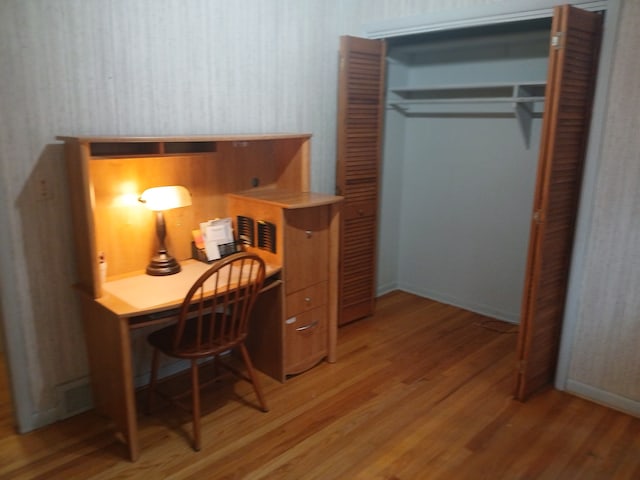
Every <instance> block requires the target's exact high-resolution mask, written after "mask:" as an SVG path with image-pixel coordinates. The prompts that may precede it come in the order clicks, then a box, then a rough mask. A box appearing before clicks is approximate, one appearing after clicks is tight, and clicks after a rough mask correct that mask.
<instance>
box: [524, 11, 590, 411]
mask: <svg viewBox="0 0 640 480" xmlns="http://www.w3.org/2000/svg"><path fill="white" fill-rule="evenodd" d="M601 25H602V18H601V16H600V15H599V14H597V13H590V12H586V11H583V10H579V9H576V8H573V7H569V6H562V7H556V9H555V11H554V18H553V25H552V32H551V39H552V41H551V49H550V53H549V71H548V75H547V91H546V96H547V97H546V100H545V113H544V119H543V126H542V139H541V144H540V154H539V155H540V156H539V162H538V174H537V180H536V182H537V183H536V192H535V199H534V209H533V219H532V222H531V235H530V240H529V253H528V259H527V272H526V279H525V290H524V294H523V302H522V314H521V326H520V336H519V338H518V359H519V368H518V370H519V371H518V380H517V385H516V398H518V399H520V400H525V399H526V398H527V397H528V396H529V395H531V394H532V393H534V392H535V391H537V390H539V389H540V388H542V387H544V386H546V385H549V384H551V383H552V382H553V379H554V375H555V371H556V364H557V356H558V347H559V341H560V333H561V326H562V316H563V313H564V303H565V296H566V287H567V279H568V272H569V266H570V265H569V263H570V259H571V251H572V245H573V236H574V227H575V216H576V211H577V205H578V197H579V191H580V183H581V178H582V165H583V161H584V156H585V150H586V141H587V137H588V129H589V121H590V114H591V106H592V99H593V87H594V83H595V76H596V67H597V59H598V50H599V45H600V32H601Z"/></svg>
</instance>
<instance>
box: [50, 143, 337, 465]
mask: <svg viewBox="0 0 640 480" xmlns="http://www.w3.org/2000/svg"><path fill="white" fill-rule="evenodd" d="M310 137H311V135H310V134H295V133H294V134H287V133H278V134H265V135H230V136H196V137H194V136H190V137H175V136H171V137H105V136H89V137H69V136H65V137H58V138H59V139H60V140H62V141H64V142H65V156H66V158H67V167H68V168H67V170H68V174H69V194H70V198H71V201H70V205H71V212H72V218H73V237H74V242H75V252H76V266H77V283H78V287H77V289H78V291H80V292H82V294H81V295H80V298H81V305H82V310H83V321H84V326H85V333H86V339H87V354H88V357H89V362H90V365H89V366H90V370H91V382H92V387H93V396H94V400H95V405H96V408H97V409H98V411H100V412H102V413H105V414H107V415H108V416H110V417H111V418H112V419H113V420H114V421H115V423H116V427H117V428H118V430H119V431H120V432H122V434H123V435H124V440H125V442H126V443H127V445H128V446H129V454H130V456H131V458H132V459H135V458H137V456H138V453H139V452H138V434H137V429H136V409H135V403H134V390H133V373H132V353H131V338H130V333H131V330H132V329H135V328H139V327H142V326H147V325H156V324H162V323H167V322H170V321H172V320H173V319H174V318H175V312H174V311H173V310H175V309H176V308H177V307H178V305H179V304H180V302H181V300H182V297H183V296H184V294H185V293H186V289H187V286H189V285H190V284H191V283H192V282H193V280H195V278H196V277H197V275H198V268H202V269H204V268H206V265H204V264H202V265H199V264H197V263H193V264H192V263H191V262H189V261H185V260H184V259H188V258H190V257H191V255H192V253H191V240H192V231H193V229H195V228H198V225H199V224H200V222H202V221H204V220H206V219H210V218H224V217H230V218H231V219H232V221H233V224H234V231H235V232H236V234H237V236H238V238H240V237H241V236H242V237H244V239H245V240H249V241H248V242H247V244H246V245H245V248H246V249H247V251H250V252H253V253H256V254H258V255H260V257H262V259H263V260H264V261H265V262H266V263H267V264H270V265H277V266H278V267H277V268H275V267H272V268H271V271H269V270H268V272H267V274H268V275H270V276H271V278H276V279H277V280H276V282H272V285H274V286H275V288H271V289H269V290H268V291H264V290H263V293H262V294H261V295H260V297H259V298H258V300H257V302H256V305H255V307H254V314H255V315H253V318H252V319H251V325H250V328H249V332H250V334H249V337H248V338H247V348H248V349H249V351H250V352H251V357H252V361H253V363H254V365H255V366H256V368H258V369H260V370H261V371H262V372H264V373H266V374H267V375H270V376H271V377H273V378H275V379H277V380H278V381H281V382H284V381H285V380H286V378H287V376H289V375H297V374H300V373H302V372H304V371H306V370H308V369H309V368H312V367H313V366H315V365H316V364H317V363H319V362H321V361H323V360H326V361H328V362H335V361H336V343H337V313H338V305H339V303H340V301H341V299H340V298H339V296H338V266H339V265H338V258H339V255H338V251H339V246H340V225H341V221H340V215H341V208H342V207H341V202H342V197H338V196H334V195H328V194H323V193H314V192H311V191H310V176H309V172H310ZM159 185H183V186H185V187H186V188H187V189H188V190H189V191H190V192H191V198H192V205H191V206H190V207H187V208H179V209H174V210H169V211H167V212H165V215H166V221H167V226H168V227H167V230H168V235H167V239H168V245H167V246H168V247H169V249H170V251H171V253H172V255H173V256H174V257H175V258H176V259H178V260H180V261H181V263H182V266H183V269H184V270H183V271H182V272H181V273H179V274H177V275H174V276H171V277H165V278H153V277H148V276H144V275H142V276H140V275H138V273H139V272H142V271H144V268H145V267H146V265H147V263H148V261H149V258H150V255H152V254H153V253H154V252H153V246H152V245H153V242H154V239H155V238H156V234H155V231H154V222H153V220H152V217H151V216H150V212H149V210H148V209H146V208H145V207H144V206H143V205H142V204H141V203H140V202H138V201H137V198H138V197H139V196H140V193H141V192H143V191H144V190H145V189H146V188H149V187H154V186H159ZM239 222H242V223H241V225H239V224H238V223H239ZM123 239H126V240H125V241H123ZM103 255H104V257H106V259H107V261H108V262H109V271H108V273H109V275H110V277H109V282H107V284H106V285H102V282H101V280H100V266H99V259H100V257H102V256H103ZM192 265H193V266H192ZM278 268H281V272H278ZM103 289H104V292H103ZM256 312H257V313H256Z"/></svg>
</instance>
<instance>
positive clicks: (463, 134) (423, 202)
mask: <svg viewBox="0 0 640 480" xmlns="http://www.w3.org/2000/svg"><path fill="white" fill-rule="evenodd" d="M550 29H551V19H549V18H544V19H536V20H527V21H519V22H513V23H504V24H498V25H490V26H483V27H473V28H465V29H457V30H447V31H442V32H430V33H426V34H420V35H410V36H406V37H396V38H388V39H387V40H386V42H387V77H386V111H385V115H384V117H385V124H384V136H383V140H384V141H383V156H382V175H381V178H382V184H381V185H382V191H381V203H380V224H379V226H380V228H379V250H378V282H377V284H378V290H379V293H381V291H385V290H392V289H395V288H400V289H402V290H405V291H409V292H412V293H416V294H418V295H421V296H425V297H429V298H432V299H434V300H438V301H442V302H445V303H449V304H453V305H456V306H459V307H462V308H465V309H468V310H472V311H475V312H479V313H482V314H485V315H488V316H491V317H494V318H498V319H501V320H506V321H509V322H514V323H517V322H518V321H519V315H520V307H521V300H522V291H523V287H524V279H525V268H526V260H527V248H528V241H529V230H530V222H531V212H532V205H533V199H534V187H535V182H536V169H537V164H538V153H539V143H540V132H541V126H542V114H543V109H544V99H545V84H546V77H547V63H548V56H549V48H550V47H549V45H550Z"/></svg>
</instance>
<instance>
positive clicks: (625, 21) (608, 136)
mask: <svg viewBox="0 0 640 480" xmlns="http://www.w3.org/2000/svg"><path fill="white" fill-rule="evenodd" d="M620 18H621V21H620V25H619V31H618V41H617V44H616V49H615V53H614V57H613V58H614V68H613V70H612V76H611V84H610V96H609V97H610V103H609V108H608V111H607V112H606V127H605V131H604V142H603V145H602V152H601V155H600V156H599V162H598V165H597V171H596V180H595V185H594V190H593V198H592V201H591V203H590V204H589V205H585V206H584V207H585V208H588V209H589V215H590V218H589V219H588V224H589V229H588V231H587V232H586V233H585V235H584V238H583V240H584V242H585V260H584V266H583V268H582V269H581V270H580V271H579V272H577V273H579V278H575V282H576V285H575V286H576V289H575V290H576V292H575V293H576V297H577V308H576V313H577V314H576V318H575V319H572V320H573V321H574V323H575V329H574V332H573V341H572V343H571V355H570V368H569V374H568V387H569V389H570V390H572V391H576V392H578V393H581V394H584V395H587V396H590V397H593V398H596V399H598V400H600V401H604V402H612V403H617V404H619V406H620V407H621V408H623V409H627V410H630V411H634V412H635V413H636V414H638V415H640V348H639V346H640V295H639V294H638V293H639V292H640V138H639V137H638V132H640V114H639V113H638V112H640V81H639V80H638V79H640V62H639V61H638V46H640V31H639V30H638V28H637V25H638V22H640V2H639V1H637V0H623V2H621V15H620Z"/></svg>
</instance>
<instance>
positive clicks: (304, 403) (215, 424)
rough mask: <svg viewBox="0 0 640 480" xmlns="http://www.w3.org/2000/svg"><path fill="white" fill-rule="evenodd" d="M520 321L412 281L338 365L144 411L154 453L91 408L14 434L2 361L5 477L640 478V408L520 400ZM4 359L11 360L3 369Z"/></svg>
mask: <svg viewBox="0 0 640 480" xmlns="http://www.w3.org/2000/svg"><path fill="white" fill-rule="evenodd" d="M516 330H517V327H516V326H513V325H510V324H505V323H503V322H498V321H495V320H493V319H490V318H487V317H484V316H482V315H478V314H475V313H472V312H468V311H465V310H461V309H458V308H455V307H452V306H449V305H444V304H441V303H437V302H434V301H431V300H428V299H424V298H420V297H417V296H415V295H410V294H407V293H403V292H393V293H391V294H388V295H385V296H384V297H382V298H380V299H378V302H377V307H376V314H375V315H374V316H373V317H370V318H367V319H363V320H360V321H358V322H353V323H351V324H348V325H346V326H344V327H342V328H341V329H340V331H339V340H338V362H337V363H335V364H327V363H321V364H319V365H318V366H316V367H315V368H313V369H312V370H310V371H308V372H306V373H304V374H302V375H299V376H296V377H293V378H290V379H289V380H288V381H287V382H286V383H285V384H281V383H279V382H276V381H274V380H272V379H270V378H268V377H266V376H261V379H262V380H263V388H264V390H265V395H266V397H267V399H268V402H269V405H270V407H271V410H270V411H269V412H268V413H263V412H261V411H259V410H258V409H257V408H255V406H256V401H255V397H254V394H253V391H252V389H251V387H250V386H248V385H246V384H242V383H224V384H221V385H219V387H218V388H217V389H215V390H214V391H211V392H209V393H207V394H206V395H205V398H204V401H203V410H204V417H203V421H202V434H203V448H202V450H201V451H200V452H197V453H196V452H194V451H193V450H192V449H191V446H190V435H191V424H190V421H189V418H188V415H186V414H184V413H181V412H176V411H175V410H172V409H170V408H168V407H165V406H163V405H159V408H158V409H157V410H156V411H155V412H154V413H153V414H152V415H150V416H146V415H140V417H139V419H138V421H139V426H140V442H141V456H140V459H139V460H138V461H137V462H136V463H131V462H129V461H127V460H126V459H125V453H126V450H125V448H124V446H123V445H122V444H121V443H120V442H118V440H117V439H116V438H115V436H114V435H113V433H112V431H111V429H110V426H109V423H108V422H107V421H106V420H105V419H103V418H101V417H99V416H98V415H97V414H95V413H94V412H87V413H84V414H81V415H78V416H75V417H73V418H70V419H67V420H64V421H62V422H58V423H56V424H54V425H51V426H48V427H45V428H42V429H40V430H37V431H35V432H31V433H28V434H25V435H17V434H15V432H14V429H13V426H12V421H11V417H10V411H11V410H10V403H9V395H8V394H6V392H7V387H6V385H7V380H6V377H3V376H2V368H0V389H2V391H4V392H5V394H4V395H0V434H2V435H1V436H0V479H5V478H7V479H8V478H11V479H20V478H25V479H26V478H28V479H34V478H43V479H44V478H47V479H57V478H61V479H62V478H64V479H67V478H82V479H91V480H99V479H111V478H130V479H136V478H180V479H183V478H199V479H202V478H207V479H227V478H228V479H232V478H243V479H296V480H298V479H304V480H307V479H308V480H314V479H319V480H320V479H322V480H326V479H366V480H370V479H402V480H413V479H419V480H420V479H451V478H455V479H473V480H475V479H482V478H486V479H496V478H508V479H547V478H548V479H556V478H558V479H564V478H580V479H611V478H614V479H620V480H625V479H636V478H640V419H637V418H633V417H631V416H628V415H625V414H623V413H620V412H616V411H613V410H610V409H607V408H605V407H602V406H599V405H595V404H593V403H591V402H588V401H586V400H583V399H580V398H578V397H575V396H572V395H568V394H565V393H563V392H558V391H555V390H548V391H545V392H542V393H541V394H539V395H537V396H535V397H534V398H532V399H531V400H530V401H528V402H527V403H520V402H517V401H515V400H513V398H512V389H513V384H514V381H515V373H514V371H513V368H514V364H515V343H516V335H515V333H516ZM0 367H3V366H0Z"/></svg>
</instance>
